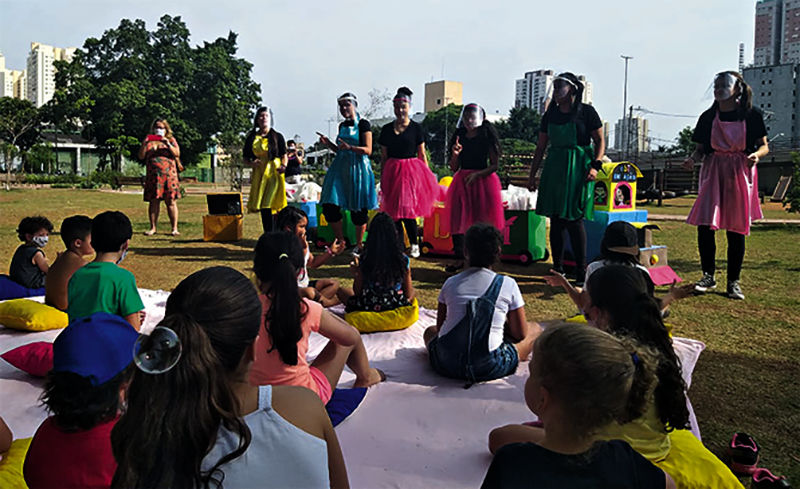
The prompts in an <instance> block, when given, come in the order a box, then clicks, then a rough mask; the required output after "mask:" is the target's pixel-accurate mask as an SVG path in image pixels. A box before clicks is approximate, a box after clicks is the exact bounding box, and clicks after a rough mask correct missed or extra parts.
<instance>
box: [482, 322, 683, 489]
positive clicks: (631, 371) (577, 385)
mask: <svg viewBox="0 0 800 489" xmlns="http://www.w3.org/2000/svg"><path fill="white" fill-rule="evenodd" d="M654 355H655V354H654V353H651V352H650V350H649V349H648V348H645V347H642V346H639V345H637V344H636V343H635V342H633V341H632V340H625V339H620V338H616V337H614V336H611V335H609V334H608V333H605V332H603V331H600V330H598V329H595V328H587V327H585V326H578V325H566V326H554V327H550V328H548V329H547V330H546V331H545V332H544V333H542V335H541V336H540V337H539V338H538V339H537V340H536V344H535V346H534V351H533V360H532V361H531V362H530V377H529V378H528V381H527V383H526V384H525V400H526V402H527V404H528V407H529V408H530V409H531V411H533V413H534V414H536V415H537V416H538V417H539V419H540V420H541V421H542V422H543V423H544V428H535V427H530V426H522V425H519V426H520V428H525V429H526V430H527V431H528V437H527V440H524V441H525V442H523V440H519V442H516V443H509V444H505V446H502V447H501V448H499V449H498V450H497V451H496V453H495V456H494V460H492V464H491V466H490V467H489V471H488V472H487V474H486V478H485V479H484V481H483V486H482V487H486V488H489V487H570V488H584V487H586V488H588V487H618V488H628V487H630V488H648V489H650V488H674V487H675V484H674V482H673V481H672V479H671V478H670V476H669V475H667V474H666V473H665V472H664V471H662V470H661V469H659V468H658V467H656V466H655V465H653V464H652V463H650V462H649V461H648V460H647V459H646V458H644V457H642V456H641V455H639V454H638V453H636V452H635V451H634V450H633V449H632V448H631V447H630V446H629V445H628V444H627V443H625V442H624V441H620V440H612V441H600V442H598V441H596V434H597V433H598V431H600V430H601V429H602V428H603V427H605V426H607V425H608V424H609V423H611V422H615V421H616V422H618V423H620V424H625V423H628V422H630V421H631V420H634V419H637V418H640V417H641V416H642V415H643V414H644V412H645V411H646V410H647V403H648V395H649V393H650V392H651V391H652V386H653V383H654V382H655V375H654V370H655V369H656V365H657V360H655V358H654ZM495 431H497V430H495ZM493 435H494V432H493Z"/></svg>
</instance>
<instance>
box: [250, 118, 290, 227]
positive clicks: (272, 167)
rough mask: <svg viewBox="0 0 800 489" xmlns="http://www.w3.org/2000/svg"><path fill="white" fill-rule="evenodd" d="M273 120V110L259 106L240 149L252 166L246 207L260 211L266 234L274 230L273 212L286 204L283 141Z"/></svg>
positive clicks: (284, 148) (284, 146)
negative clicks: (248, 198)
mask: <svg viewBox="0 0 800 489" xmlns="http://www.w3.org/2000/svg"><path fill="white" fill-rule="evenodd" d="M272 120H273V119H272V109H270V108H269V107H261V108H259V109H258V111H257V112H256V117H255V124H254V126H255V127H254V128H253V130H252V131H250V134H248V135H247V138H246V139H245V141H244V149H243V154H244V161H245V163H246V164H248V165H249V166H250V167H251V168H253V173H252V178H251V186H250V200H249V201H248V203H247V210H249V211H250V212H260V213H261V224H262V226H263V228H264V232H265V233H266V232H269V231H272V230H273V227H274V224H273V222H274V221H273V214H277V213H278V212H279V211H280V210H281V209H283V208H284V207H286V181H285V179H284V175H283V174H284V172H285V171H286V140H285V139H284V138H283V135H282V134H281V133H279V132H278V131H276V130H275V129H273V128H272Z"/></svg>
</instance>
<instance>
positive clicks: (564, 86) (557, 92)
mask: <svg viewBox="0 0 800 489" xmlns="http://www.w3.org/2000/svg"><path fill="white" fill-rule="evenodd" d="M552 90H553V94H552V97H551V98H552V99H553V100H555V101H561V100H565V99H567V98H569V97H571V96H572V95H574V94H575V93H576V92H577V91H578V87H577V86H576V85H575V83H573V82H572V80H570V79H569V78H564V77H561V76H557V77H555V78H554V79H553V84H552Z"/></svg>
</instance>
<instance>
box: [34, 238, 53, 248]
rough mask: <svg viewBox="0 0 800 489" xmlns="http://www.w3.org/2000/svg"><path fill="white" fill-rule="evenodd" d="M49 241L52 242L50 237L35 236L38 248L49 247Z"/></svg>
mask: <svg viewBox="0 0 800 489" xmlns="http://www.w3.org/2000/svg"><path fill="white" fill-rule="evenodd" d="M48 241H50V237H49V236H34V237H33V242H34V244H35V245H36V246H38V247H39V248H44V247H45V246H47V242H48Z"/></svg>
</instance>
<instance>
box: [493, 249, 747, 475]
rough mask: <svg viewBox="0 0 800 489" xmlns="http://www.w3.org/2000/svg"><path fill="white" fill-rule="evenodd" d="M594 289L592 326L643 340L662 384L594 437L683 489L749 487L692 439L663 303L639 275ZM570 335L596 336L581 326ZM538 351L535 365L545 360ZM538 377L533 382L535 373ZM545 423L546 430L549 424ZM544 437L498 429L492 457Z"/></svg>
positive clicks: (615, 271) (617, 276) (592, 282)
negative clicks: (626, 448) (623, 446)
mask: <svg viewBox="0 0 800 489" xmlns="http://www.w3.org/2000/svg"><path fill="white" fill-rule="evenodd" d="M587 285H588V286H589V287H587V288H588V290H589V296H588V301H587V303H586V306H585V310H584V314H585V315H586V318H587V320H588V322H589V325H590V326H594V327H596V328H598V329H601V330H604V331H607V332H609V333H610V334H612V335H614V336H616V337H618V338H620V341H629V340H625V339H626V338H629V339H632V340H635V341H636V342H637V343H639V344H640V345H641V346H642V347H643V348H647V349H648V350H649V351H651V352H653V353H654V354H655V356H653V361H654V363H653V365H652V368H653V371H654V373H655V376H656V382H655V384H654V385H653V386H652V388H650V389H647V391H646V395H647V407H646V409H645V410H644V411H642V412H641V413H640V414H639V415H638V416H636V417H632V418H629V419H627V420H613V421H612V422H611V423H608V424H606V425H604V426H598V427H597V429H595V430H594V433H593V436H594V437H595V438H596V439H603V440H615V439H616V440H623V441H625V442H627V443H628V444H630V446H631V447H632V448H633V449H634V450H636V451H637V452H639V453H640V454H641V455H642V456H644V457H645V458H647V459H648V460H650V461H651V462H653V463H654V464H656V465H657V466H659V467H660V468H661V469H663V470H664V471H665V472H666V473H668V474H669V475H670V476H672V478H673V479H674V480H675V482H676V483H677V485H678V487H695V488H701V487H708V488H711V487H741V485H740V484H738V482H737V481H736V478H735V477H734V476H733V474H732V473H731V471H730V470H729V469H727V467H725V466H724V464H722V462H720V461H719V460H718V459H717V458H716V457H715V456H714V455H713V454H712V453H711V452H709V451H708V450H707V449H706V448H705V447H703V444H702V443H701V442H700V440H698V439H697V438H696V437H695V436H694V434H692V432H690V431H688V429H689V428H690V424H689V423H690V414H689V408H688V404H687V399H686V389H687V388H686V383H685V381H684V379H683V376H682V370H681V362H680V359H679V358H678V356H677V354H676V353H675V350H674V349H673V346H672V339H671V338H670V336H669V333H668V332H667V328H666V326H665V325H664V321H663V319H662V317H661V314H660V310H659V307H658V303H657V301H656V300H655V299H653V298H652V296H650V295H649V294H648V292H647V289H648V286H647V284H646V282H645V280H644V277H643V275H642V274H640V273H636V271H635V270H634V269H633V268H632V267H627V266H621V265H610V266H607V267H603V268H601V269H599V270H597V271H596V272H595V273H593V274H592V276H591V277H590V279H589V280H588V281H587ZM567 327H577V328H584V329H588V328H585V327H584V326H580V325H575V326H567ZM538 348H539V347H538V346H537V349H536V351H535V353H534V357H535V355H537V354H538V353H539V349H538ZM589 351H590V348H588V347H587V346H584V348H583V351H582V352H578V353H585V354H589ZM551 353H552V354H557V352H551ZM531 372H532V375H533V368H532V370H531ZM608 375H609V377H610V376H611V373H610V372H609V373H608ZM595 392H596V391H593V390H592V391H590V390H586V391H585V393H584V400H585V402H595V401H596V400H597V397H596V396H595ZM540 418H541V417H540ZM541 419H542V421H544V423H545V424H544V429H545V430H546V429H547V420H545V419H543V418H541ZM542 433H543V431H542V428H540V427H533V426H527V425H518V424H517V425H509V426H505V427H502V428H497V429H495V430H493V431H492V433H491V434H490V435H489V449H490V450H491V451H493V452H495V451H496V450H498V449H499V448H500V447H502V446H504V445H507V444H509V443H518V442H527V441H532V442H537V441H538V440H539V439H540V437H541V435H542ZM687 482H688V483H687Z"/></svg>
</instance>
